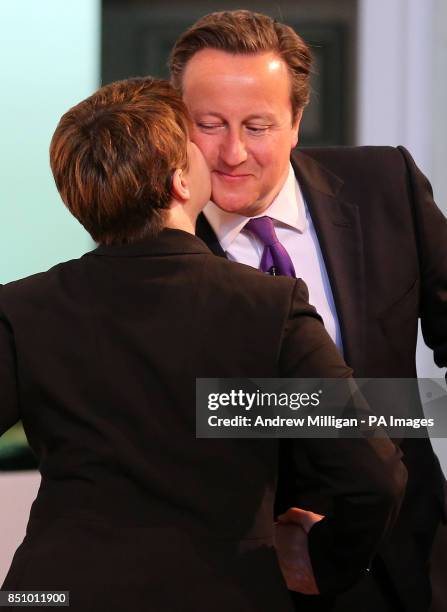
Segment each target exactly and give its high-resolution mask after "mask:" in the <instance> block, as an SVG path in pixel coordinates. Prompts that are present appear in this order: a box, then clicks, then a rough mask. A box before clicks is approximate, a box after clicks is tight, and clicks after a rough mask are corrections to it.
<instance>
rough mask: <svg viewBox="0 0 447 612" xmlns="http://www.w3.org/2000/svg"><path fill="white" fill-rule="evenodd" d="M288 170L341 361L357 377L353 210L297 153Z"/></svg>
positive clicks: (359, 271) (325, 174) (359, 318)
mask: <svg viewBox="0 0 447 612" xmlns="http://www.w3.org/2000/svg"><path fill="white" fill-rule="evenodd" d="M292 165H293V167H294V169H295V172H296V176H297V179H298V181H299V183H300V186H301V189H302V191H303V195H304V198H305V200H306V202H307V205H308V208H309V212H310V214H311V216H312V220H313V222H314V225H315V229H316V232H317V236H318V240H319V243H320V247H321V251H322V253H323V257H324V261H325V264H326V269H327V272H328V276H329V279H330V282H331V287H332V292H333V296H334V301H335V306H336V309H337V314H338V318H339V322H340V327H341V333H342V341H343V349H344V356H345V360H346V361H347V363H348V365H350V366H351V367H353V368H354V370H355V374H356V376H362V372H363V365H364V355H365V329H366V327H365V326H366V294H365V291H366V290H365V270H364V253H363V239H362V230H361V225H360V217H359V209H358V206H357V205H356V204H355V203H353V202H348V201H347V200H345V199H344V197H343V185H344V183H343V181H342V180H341V179H340V178H339V177H338V176H336V175H335V174H333V173H331V172H330V171H329V170H327V169H326V168H324V167H323V166H321V165H320V164H319V163H318V162H317V161H315V160H314V159H313V158H312V157H311V156H309V155H306V153H304V152H302V151H296V152H293V154H292Z"/></svg>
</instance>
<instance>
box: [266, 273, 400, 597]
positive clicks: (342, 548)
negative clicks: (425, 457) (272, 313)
mask: <svg viewBox="0 0 447 612" xmlns="http://www.w3.org/2000/svg"><path fill="white" fill-rule="evenodd" d="M306 299H307V291H306V288H305V285H304V283H302V282H300V281H298V282H297V284H296V288H295V292H294V296H293V299H292V306H291V311H290V317H289V322H288V324H287V326H286V329H285V332H284V337H283V343H282V350H281V357H280V366H281V375H282V376H287V377H295V378H298V377H306V378H314V377H318V378H320V377H321V378H340V377H343V378H346V377H350V376H351V375H352V370H351V369H350V368H348V367H347V366H346V364H345V363H344V361H343V359H342V357H341V356H340V354H339V352H338V350H337V349H336V347H335V345H334V343H333V342H332V340H331V339H330V337H329V335H328V334H327V332H326V330H325V329H324V327H323V325H322V324H321V322H320V321H319V320H318V318H316V317H315V314H314V312H312V310H309V307H308V306H307V311H306V304H305V300H306ZM303 345H306V349H305V350H304V349H303V348H301V349H298V350H297V347H299V346H301V347H302V346H303ZM295 353H296V354H298V355H299V357H298V358H296V357H295ZM346 384H348V381H346ZM349 384H350V385H353V384H355V383H354V381H353V380H352V379H351V380H349ZM355 395H356V397H357V399H355V400H353V401H354V402H355V405H354V408H355V411H356V412H357V413H364V414H367V413H368V411H369V408H368V406H367V404H366V402H365V401H364V400H363V398H361V396H360V395H358V394H357V393H356V394H355ZM382 435H383V436H384V434H381V436H382ZM401 456H402V453H401V451H400V450H399V448H398V447H397V446H395V445H394V444H393V442H391V440H390V439H389V438H388V437H366V436H365V437H360V438H345V439H343V438H300V439H295V440H290V439H287V440H280V477H279V483H278V504H279V506H278V507H277V508H276V511H277V513H279V512H283V511H285V510H286V509H287V508H288V507H291V506H295V505H301V507H303V506H302V499H306V497H304V498H300V494H299V492H300V490H305V491H306V492H307V494H309V491H310V495H308V497H307V499H312V492H317V497H320V496H321V498H322V499H330V500H331V504H330V507H327V508H320V507H312V506H307V507H305V506H304V507H305V509H307V510H314V511H317V512H321V513H322V514H325V515H326V518H324V519H323V520H322V521H320V522H319V523H316V524H315V525H314V527H313V528H312V529H311V530H310V533H309V552H310V557H311V561H312V565H313V569H314V573H315V577H316V580H317V584H318V587H319V590H320V592H321V593H331V592H337V591H341V590H344V589H346V588H347V587H349V586H350V585H351V584H352V583H354V582H355V581H356V580H357V579H359V578H360V577H361V576H362V575H363V574H364V573H365V571H367V569H368V567H369V565H370V562H371V558H372V556H373V555H374V553H375V552H376V550H377V547H378V546H379V544H380V542H381V541H382V539H383V538H384V536H385V534H386V533H387V531H388V530H389V529H390V528H391V526H392V525H393V523H394V521H395V519H396V518H397V515H398V512H399V508H400V504H401V501H402V498H403V495H404V491H405V485H406V480H407V472H406V469H405V467H404V465H403V463H402V461H401Z"/></svg>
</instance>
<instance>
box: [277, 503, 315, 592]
mask: <svg viewBox="0 0 447 612" xmlns="http://www.w3.org/2000/svg"><path fill="white" fill-rule="evenodd" d="M322 518H324V517H323V516H322V515H321V514H315V513H314V512H308V511H306V510H302V509H301V508H289V510H287V512H286V513H284V514H282V515H281V516H279V517H278V523H277V524H276V525H275V547H276V552H277V554H278V560H279V565H280V567H281V571H282V574H283V577H284V580H285V581H286V584H287V588H288V589H289V590H291V591H297V592H298V593H304V594H305V595H318V593H319V591H318V587H317V583H316V581H315V576H314V573H313V569H312V564H311V561H310V557H309V549H308V544H307V534H308V533H309V530H310V528H311V527H312V525H314V524H315V523H316V522H318V521H321V519H322Z"/></svg>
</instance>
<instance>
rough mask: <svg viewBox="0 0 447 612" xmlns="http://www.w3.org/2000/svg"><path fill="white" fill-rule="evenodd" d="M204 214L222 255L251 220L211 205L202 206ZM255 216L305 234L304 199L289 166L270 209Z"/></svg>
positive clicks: (211, 203)
mask: <svg viewBox="0 0 447 612" xmlns="http://www.w3.org/2000/svg"><path fill="white" fill-rule="evenodd" d="M290 202H293V203H294V206H290ZM203 213H204V215H205V217H206V218H207V220H208V222H209V224H210V225H211V227H212V228H213V230H214V233H215V234H216V236H217V238H218V240H219V242H220V244H221V246H222V248H223V250H224V251H227V250H228V248H229V246H230V245H231V243H232V242H233V241H234V240H235V239H236V238H237V236H238V235H239V233H240V232H241V231H242V229H243V227H244V226H245V224H246V223H248V221H249V219H250V217H245V216H243V215H238V214H237V213H229V212H226V211H225V210H221V209H220V208H219V207H218V206H216V204H214V202H211V201H210V202H208V204H207V205H206V206H205V208H204V210H203ZM257 216H258V217H265V216H268V217H271V218H272V219H274V220H275V221H278V222H279V223H282V224H284V225H287V226H289V227H291V228H293V229H296V230H297V231H299V232H301V233H302V232H304V231H305V229H306V210H305V206H304V199H303V195H302V193H301V189H300V187H299V185H298V181H297V180H296V178H295V173H294V171H293V168H292V165H291V164H289V173H288V175H287V178H286V181H285V183H284V185H283V186H282V188H281V190H280V192H279V193H278V195H277V196H276V198H275V199H274V200H273V202H272V203H271V204H270V206H269V207H268V208H266V210H264V211H263V212H262V214H260V215H257Z"/></svg>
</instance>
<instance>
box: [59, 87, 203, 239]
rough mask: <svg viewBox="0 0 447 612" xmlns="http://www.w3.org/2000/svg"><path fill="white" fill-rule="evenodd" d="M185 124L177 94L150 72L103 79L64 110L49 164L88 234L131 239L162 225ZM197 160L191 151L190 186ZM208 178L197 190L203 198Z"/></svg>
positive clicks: (184, 145)
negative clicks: (109, 80) (107, 81)
mask: <svg viewBox="0 0 447 612" xmlns="http://www.w3.org/2000/svg"><path fill="white" fill-rule="evenodd" d="M188 131H189V117H188V114H187V111H186V108H185V106H184V104H183V102H182V100H181V99H180V97H179V96H178V95H177V94H176V93H175V92H174V90H173V89H172V87H171V86H170V85H169V84H168V83H167V82H166V81H163V80H159V79H153V78H151V77H147V78H136V79H128V80H125V81H117V82H116V83H111V84H110V85H106V86H105V87H102V88H101V89H99V90H98V91H97V92H96V93H95V94H93V95H92V96H90V97H89V98H87V99H86V100H84V101H82V102H80V103H79V104H77V105H76V106H74V107H73V108H71V109H70V110H69V111H68V112H67V113H65V114H64V115H63V117H62V118H61V120H60V122H59V124H58V126H57V128H56V131H55V133H54V135H53V138H52V140H51V145H50V163H51V169H52V171H53V176H54V180H55V182H56V186H57V188H58V190H59V193H60V195H61V197H62V200H63V201H64V203H65V204H66V206H67V207H68V208H69V210H70V211H71V213H72V214H73V215H74V216H75V217H76V218H77V219H78V221H79V222H80V223H81V224H82V225H83V226H84V227H85V229H86V230H87V231H88V232H89V233H90V235H91V236H92V238H93V239H94V240H96V241H97V242H100V243H102V244H119V243H126V242H133V241H135V240H138V239H140V238H142V237H144V236H155V235H156V234H157V233H158V232H159V231H160V230H161V229H162V227H163V226H164V224H165V220H166V217H167V214H168V210H169V208H170V205H171V201H172V197H173V195H172V180H173V176H174V173H175V172H176V170H182V171H183V172H184V173H188V164H189V160H188V149H189V148H190V146H191V145H190V144H189V137H188ZM190 157H192V156H190ZM199 162H200V163H199V169H197V158H196V156H193V157H192V159H191V163H193V164H195V167H194V172H193V171H192V170H193V169H191V174H192V177H193V178H194V185H193V186H192V188H193V189H194V188H195V186H196V184H198V185H200V182H199V181H198V180H197V174H198V172H203V171H204V168H205V166H204V163H202V160H199ZM207 181H208V177H206V176H205V177H204V185H205V187H204V188H203V189H202V191H203V193H199V194H198V196H197V197H199V199H200V198H201V199H204V200H205V201H206V199H207V192H206V185H207ZM187 195H188V196H189V195H190V194H189V192H188V194H187ZM193 195H194V194H193ZM208 195H209V194H208ZM204 203H205V202H203V204H204Z"/></svg>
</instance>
